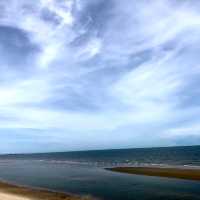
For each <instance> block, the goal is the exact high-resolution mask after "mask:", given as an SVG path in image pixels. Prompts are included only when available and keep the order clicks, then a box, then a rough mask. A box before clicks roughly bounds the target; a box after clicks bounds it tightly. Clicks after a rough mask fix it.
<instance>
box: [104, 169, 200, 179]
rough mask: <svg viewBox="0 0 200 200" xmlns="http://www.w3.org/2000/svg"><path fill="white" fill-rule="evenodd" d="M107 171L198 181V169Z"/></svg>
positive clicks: (199, 172) (199, 177)
mask: <svg viewBox="0 0 200 200" xmlns="http://www.w3.org/2000/svg"><path fill="white" fill-rule="evenodd" d="M107 170H111V171H115V172H121V173H128V174H138V175H146V176H160V177H168V178H179V179H187V180H196V181H200V169H186V168H159V167H116V168H107Z"/></svg>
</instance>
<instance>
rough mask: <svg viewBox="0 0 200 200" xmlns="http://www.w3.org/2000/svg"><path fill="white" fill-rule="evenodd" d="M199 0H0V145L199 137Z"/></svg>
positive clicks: (23, 147) (20, 147) (31, 147)
mask: <svg viewBox="0 0 200 200" xmlns="http://www.w3.org/2000/svg"><path fill="white" fill-rule="evenodd" d="M199 6H200V5H199V2H198V1H196V0H183V1H176V0H152V1H150V2H149V1H147V0H140V1H138V0H131V1H130V0H121V1H119V0H38V1H34V0H28V1H27V0H1V2H0V70H1V73H0V153H7V152H11V153H12V152H17V153H19V152H46V151H64V150H83V149H107V148H129V147H150V146H172V145H193V144H200V118H199V117H200V97H199V95H200V89H199V85H200V61H199V55H200V54H199V53H200V37H199V35H200V14H199V13H200V12H199V11H200V9H199V8H200V7H199Z"/></svg>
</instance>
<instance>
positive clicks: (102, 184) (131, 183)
mask: <svg viewBox="0 0 200 200" xmlns="http://www.w3.org/2000/svg"><path fill="white" fill-rule="evenodd" d="M116 166H161V167H162V166H178V167H191V168H200V146H190V147H166V148H138V149H120V150H97V151H79V152H64V153H45V154H27V155H25V154H24V155H23V154H21V155H19V154H18V155H2V156H0V179H1V180H5V181H8V182H11V183H15V184H19V185H26V186H31V187H37V188H45V189H49V190H55V191H61V192H67V193H74V194H80V195H90V196H94V197H96V198H98V199H101V200H160V199H162V200H197V199H199V200H200V182H198V181H189V180H181V179H175V178H174V179H173V178H163V177H149V176H143V175H129V174H122V173H117V172H112V171H107V170H105V168H106V167H116Z"/></svg>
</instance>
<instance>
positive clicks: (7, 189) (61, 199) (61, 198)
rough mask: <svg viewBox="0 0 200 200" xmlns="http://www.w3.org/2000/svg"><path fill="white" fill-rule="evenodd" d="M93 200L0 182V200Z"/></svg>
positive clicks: (86, 197)
mask: <svg viewBox="0 0 200 200" xmlns="http://www.w3.org/2000/svg"><path fill="white" fill-rule="evenodd" d="M92 199H93V200H94V198H91V197H88V196H74V195H70V194H65V193H59V192H52V191H47V190H38V189H33V188H28V187H22V186H16V185H12V184H8V183H4V182H0V200H92Z"/></svg>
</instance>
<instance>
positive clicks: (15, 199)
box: [0, 193, 30, 200]
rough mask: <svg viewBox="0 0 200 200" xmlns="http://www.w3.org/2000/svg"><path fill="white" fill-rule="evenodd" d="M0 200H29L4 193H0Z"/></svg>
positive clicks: (28, 199)
mask: <svg viewBox="0 0 200 200" xmlns="http://www.w3.org/2000/svg"><path fill="white" fill-rule="evenodd" d="M0 199H3V200H30V198H27V197H19V196H16V195H12V194H5V193H0Z"/></svg>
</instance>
